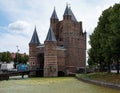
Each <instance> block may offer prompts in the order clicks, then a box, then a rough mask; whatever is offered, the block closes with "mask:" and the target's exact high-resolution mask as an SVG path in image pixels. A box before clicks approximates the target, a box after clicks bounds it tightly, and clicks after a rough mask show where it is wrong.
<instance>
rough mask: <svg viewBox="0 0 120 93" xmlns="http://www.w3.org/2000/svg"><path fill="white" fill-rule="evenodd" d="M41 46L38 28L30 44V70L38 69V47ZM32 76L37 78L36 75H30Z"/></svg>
mask: <svg viewBox="0 0 120 93" xmlns="http://www.w3.org/2000/svg"><path fill="white" fill-rule="evenodd" d="M38 45H40V41H39V38H38V34H37V31H36V27H35V29H34V33H33V35H32V38H31V41H30V43H29V64H30V69H36V68H37V51H38V49H37V46H38ZM30 76H35V72H34V73H30Z"/></svg>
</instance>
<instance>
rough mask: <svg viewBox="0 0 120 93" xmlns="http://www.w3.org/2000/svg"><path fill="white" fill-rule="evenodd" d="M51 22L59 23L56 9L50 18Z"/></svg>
mask: <svg viewBox="0 0 120 93" xmlns="http://www.w3.org/2000/svg"><path fill="white" fill-rule="evenodd" d="M50 21H51V23H56V22H58V21H59V19H58V17H57V13H56V10H55V8H54V10H53V13H52V16H51V18H50Z"/></svg>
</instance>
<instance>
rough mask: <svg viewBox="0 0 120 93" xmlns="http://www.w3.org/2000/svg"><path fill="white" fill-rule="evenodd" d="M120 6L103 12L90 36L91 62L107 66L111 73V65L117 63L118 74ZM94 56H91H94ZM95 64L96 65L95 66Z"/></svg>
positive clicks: (117, 5) (119, 58) (116, 5)
mask: <svg viewBox="0 0 120 93" xmlns="http://www.w3.org/2000/svg"><path fill="white" fill-rule="evenodd" d="M119 22H120V4H115V5H114V6H113V7H110V8H108V9H106V10H104V11H103V12H102V15H101V16H100V18H99V22H98V25H97V27H96V28H95V30H94V32H93V33H92V35H91V36H90V41H89V43H90V45H91V49H90V50H92V52H89V53H88V54H89V60H90V59H94V60H95V61H94V62H95V63H99V64H100V65H101V66H107V67H108V71H109V72H110V65H111V63H112V62H113V60H115V61H116V62H117V73H119V60H120V48H119V47H120V23H119ZM93 54H94V56H91V55H93ZM94 62H92V63H94ZM95 63H94V64H95Z"/></svg>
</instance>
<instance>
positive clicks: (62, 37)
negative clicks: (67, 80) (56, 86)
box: [29, 5, 86, 77]
mask: <svg viewBox="0 0 120 93" xmlns="http://www.w3.org/2000/svg"><path fill="white" fill-rule="evenodd" d="M29 63H30V69H38V70H36V71H35V72H31V73H30V76H45V77H53V76H60V75H69V74H74V73H76V72H78V71H79V70H80V69H85V67H86V32H83V29H82V22H81V21H80V22H78V21H77V20H76V18H75V16H74V14H73V12H72V10H71V8H70V7H68V5H67V6H66V9H65V12H64V15H63V20H60V21H59V19H58V17H57V13H56V10H55V9H54V11H53V13H52V16H51V18H50V28H49V30H48V34H47V37H46V40H45V42H44V44H41V43H40V41H39V38H38V35H37V31H36V28H35V29H34V33H33V36H32V39H31V41H30V43H29Z"/></svg>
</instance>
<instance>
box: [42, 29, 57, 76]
mask: <svg viewBox="0 0 120 93" xmlns="http://www.w3.org/2000/svg"><path fill="white" fill-rule="evenodd" d="M56 47H57V41H56V38H55V35H54V32H53V30H52V27H50V28H49V31H48V34H47V37H46V40H45V49H44V59H45V62H44V76H45V77H54V76H57V71H58V65H57V51H56Z"/></svg>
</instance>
